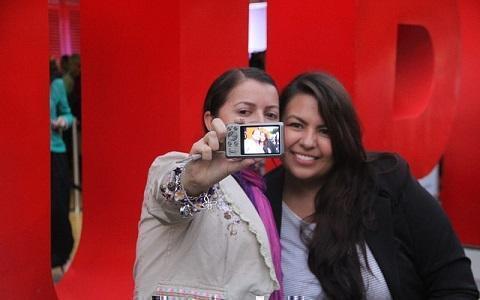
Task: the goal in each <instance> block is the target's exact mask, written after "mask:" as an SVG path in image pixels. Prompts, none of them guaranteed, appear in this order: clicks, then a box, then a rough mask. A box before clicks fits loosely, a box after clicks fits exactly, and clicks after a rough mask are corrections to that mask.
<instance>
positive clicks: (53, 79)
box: [50, 60, 73, 271]
mask: <svg viewBox="0 0 480 300" xmlns="http://www.w3.org/2000/svg"><path fill="white" fill-rule="evenodd" d="M72 123H73V115H72V113H71V112H70V107H69V105H68V101H67V93H66V91H65V86H64V83H63V80H62V79H61V77H60V73H59V71H58V67H57V65H56V61H55V60H50V160H51V251H52V259H51V264H52V268H55V267H60V268H62V269H63V267H64V266H65V264H66V263H67V261H68V260H69V258H70V253H71V252H72V249H73V235H72V227H71V224H70V220H69V217H68V215H69V210H70V187H71V182H70V175H69V167H68V160H67V156H66V147H65V143H64V141H63V138H62V132H63V130H65V129H67V128H69V127H70V126H71V125H72ZM62 271H63V270H62Z"/></svg>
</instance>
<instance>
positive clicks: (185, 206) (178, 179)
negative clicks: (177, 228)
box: [160, 165, 219, 218]
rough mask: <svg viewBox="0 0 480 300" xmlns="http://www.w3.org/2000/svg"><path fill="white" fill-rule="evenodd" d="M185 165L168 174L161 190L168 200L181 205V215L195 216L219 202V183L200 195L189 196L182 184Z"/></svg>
mask: <svg viewBox="0 0 480 300" xmlns="http://www.w3.org/2000/svg"><path fill="white" fill-rule="evenodd" d="M184 170H185V165H183V166H180V167H176V168H175V169H174V170H173V171H172V172H171V174H170V176H167V180H166V181H165V182H162V184H161V185H160V192H161V193H162V196H163V197H164V198H165V199H167V201H172V202H173V203H175V204H176V205H178V206H179V207H180V209H179V210H180V215H181V216H182V217H185V218H187V217H190V216H193V214H194V213H197V212H199V211H201V210H204V209H212V208H213V207H214V206H216V204H217V200H218V199H217V198H218V196H217V195H218V193H217V190H218V189H219V187H218V184H215V185H214V186H213V187H211V188H209V189H208V191H206V192H204V193H201V194H200V195H198V196H189V195H188V194H187V192H186V191H185V189H184V188H183V185H182V175H183V171H184Z"/></svg>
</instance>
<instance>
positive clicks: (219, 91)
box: [202, 68, 277, 132]
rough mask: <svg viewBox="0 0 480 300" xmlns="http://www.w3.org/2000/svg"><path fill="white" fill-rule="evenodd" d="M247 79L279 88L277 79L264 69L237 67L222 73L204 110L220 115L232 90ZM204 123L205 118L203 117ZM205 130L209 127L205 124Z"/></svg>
mask: <svg viewBox="0 0 480 300" xmlns="http://www.w3.org/2000/svg"><path fill="white" fill-rule="evenodd" d="M246 79H253V80H256V81H258V82H261V83H266V84H270V85H272V86H274V87H275V88H277V85H276V84H275V81H274V80H273V79H272V77H270V75H268V74H267V73H265V72H264V71H263V70H260V69H257V68H235V69H230V70H228V71H226V72H224V73H223V74H222V75H220V76H219V77H218V78H217V79H215V81H214V82H213V83H212V85H211V86H210V88H209V89H208V92H207V95H206V96H205V101H204V102H203V112H204V113H205V112H207V111H210V113H211V114H212V116H215V117H216V116H218V111H219V110H220V108H221V107H222V106H223V104H225V102H226V101H227V97H228V95H229V94H230V92H231V91H232V90H233V89H234V88H235V87H236V86H237V85H239V84H240V83H241V82H243V81H244V80H246ZM202 123H203V119H202ZM203 128H204V130H205V132H207V131H208V130H207V128H206V126H205V124H204V126H203Z"/></svg>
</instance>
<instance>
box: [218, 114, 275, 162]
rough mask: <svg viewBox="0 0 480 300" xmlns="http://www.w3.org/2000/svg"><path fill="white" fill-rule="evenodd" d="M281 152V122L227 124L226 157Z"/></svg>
mask: <svg viewBox="0 0 480 300" xmlns="http://www.w3.org/2000/svg"><path fill="white" fill-rule="evenodd" d="M282 154H283V123H282V122H272V123H250V124H236V123H233V124H228V125H227V136H226V140H225V156H226V157H229V158H234V157H243V158H246V157H271V156H280V155H282Z"/></svg>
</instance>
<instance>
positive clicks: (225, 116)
mask: <svg viewBox="0 0 480 300" xmlns="http://www.w3.org/2000/svg"><path fill="white" fill-rule="evenodd" d="M218 117H219V118H220V119H222V121H223V122H224V123H225V124H228V123H234V122H236V121H237V122H238V121H239V119H243V120H244V122H245V123H264V122H274V121H278V119H279V107H278V92H277V89H276V88H275V87H274V86H273V85H270V84H267V83H262V82H258V81H256V80H253V79H246V80H244V81H242V82H240V84H238V85H237V86H236V87H234V88H233V89H232V90H231V91H230V93H229V94H228V96H227V100H226V101H225V103H224V104H223V106H222V107H221V108H220V110H219V111H218Z"/></svg>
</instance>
